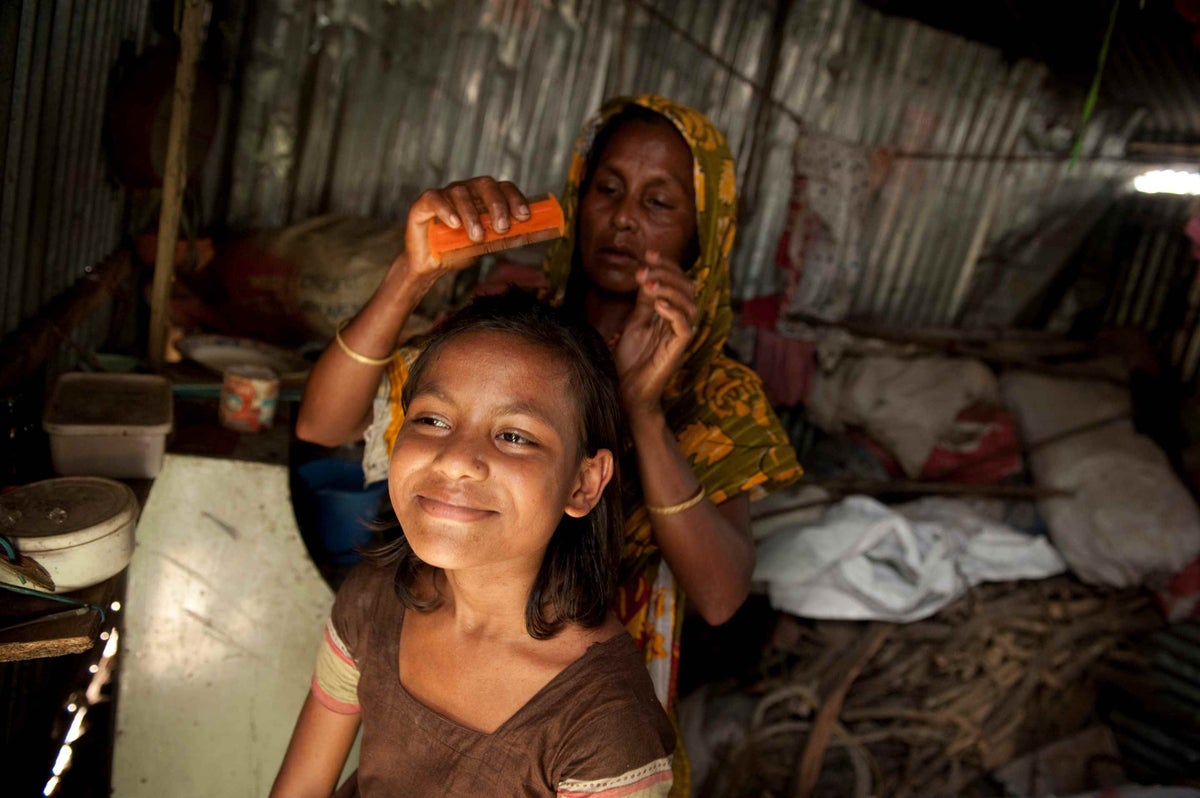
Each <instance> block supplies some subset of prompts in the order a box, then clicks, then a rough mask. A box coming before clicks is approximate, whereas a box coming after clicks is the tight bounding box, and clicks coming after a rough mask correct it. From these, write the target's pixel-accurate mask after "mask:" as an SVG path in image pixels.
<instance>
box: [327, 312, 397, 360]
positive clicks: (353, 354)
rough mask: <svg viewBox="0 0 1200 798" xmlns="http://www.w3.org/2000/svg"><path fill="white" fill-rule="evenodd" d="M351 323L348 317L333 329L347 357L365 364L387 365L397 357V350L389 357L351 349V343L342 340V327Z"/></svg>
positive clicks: (334, 335) (335, 337)
mask: <svg viewBox="0 0 1200 798" xmlns="http://www.w3.org/2000/svg"><path fill="white" fill-rule="evenodd" d="M349 323H350V320H349V319H347V320H346V321H343V322H342V323H341V324H339V325H338V326H337V329H336V330H334V331H333V337H334V340H336V341H337V342H338V346H340V347H341V348H342V351H343V352H345V353H346V357H348V358H350V359H351V360H353V361H355V362H356V363H362V364H363V365H364V366H386V365H387V364H388V363H391V362H392V361H393V360H395V359H396V355H397V354H398V353H397V352H393V353H392V354H390V355H388V356H387V357H367V356H366V355H360V354H359V353H358V352H355V351H354V350H353V349H351V348H350V344H348V343H346V342H345V341H343V340H342V328H343V327H345V326H346V325H347V324H349Z"/></svg>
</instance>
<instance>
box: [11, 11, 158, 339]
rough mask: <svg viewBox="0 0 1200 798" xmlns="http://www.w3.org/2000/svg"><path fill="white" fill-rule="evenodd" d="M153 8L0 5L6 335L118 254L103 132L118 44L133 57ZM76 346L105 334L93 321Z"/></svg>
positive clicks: (115, 199)
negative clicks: (126, 44)
mask: <svg viewBox="0 0 1200 798" xmlns="http://www.w3.org/2000/svg"><path fill="white" fill-rule="evenodd" d="M148 2H149V0H103V2H100V1H99V0H53V1H52V0H41V2H38V0H5V1H4V2H0V111H2V112H3V113H4V120H3V124H2V125H0V174H2V175H3V181H4V182H3V186H2V188H0V335H5V334H7V333H9V332H11V331H12V330H14V329H15V328H16V327H17V326H18V325H19V324H20V323H21V322H22V321H24V320H25V319H28V318H30V317H32V316H34V315H36V314H37V313H38V312H39V311H40V310H41V309H42V308H43V307H44V306H45V305H46V304H47V303H48V302H49V301H50V300H51V299H52V298H53V297H55V296H57V295H58V294H59V293H61V292H62V291H63V290H65V289H66V288H67V287H69V286H70V285H71V284H72V283H74V282H75V281H76V280H78V279H79V278H80V277H82V276H84V275H85V274H86V273H87V272H88V270H89V269H91V268H92V267H94V266H95V265H97V264H98V263H100V261H102V260H103V259H104V258H105V257H106V256H107V255H109V254H111V253H112V252H113V250H115V249H116V247H117V245H118V243H119V241H120V238H121V232H122V231H121V221H122V220H121V215H122V211H123V209H124V192H123V191H122V190H121V189H120V188H119V187H118V186H116V185H115V184H114V183H112V182H111V181H110V180H109V179H108V176H107V166H106V164H105V157H104V152H103V149H102V144H101V132H102V128H103V120H104V103H105V93H106V90H107V88H108V86H107V81H108V76H109V73H110V71H111V70H112V68H113V65H114V64H115V63H116V60H117V56H118V51H119V48H120V46H121V43H122V42H130V43H132V44H133V45H134V48H135V52H136V51H137V50H140V43H141V42H142V41H143V39H144V36H145V22H146V16H147V15H146V9H147V6H148ZM85 327H86V328H87V329H84V330H81V331H77V333H76V337H77V340H79V341H80V342H81V343H84V344H89V345H94V344H96V343H99V341H98V340H94V339H96V338H97V336H102V335H103V333H104V332H105V331H106V330H107V324H106V323H105V321H104V320H103V319H93V320H90V321H89V322H88V324H86V325H85Z"/></svg>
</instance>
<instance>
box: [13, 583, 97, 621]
mask: <svg viewBox="0 0 1200 798" xmlns="http://www.w3.org/2000/svg"><path fill="white" fill-rule="evenodd" d="M0 588H4V589H5V590H11V591H12V592H14V593H21V594H22V595H25V596H37V597H38V598H44V599H50V600H51V601H58V602H61V603H63V604H74V605H75V606H76V607H87V608H88V609H90V610H93V611H95V612H98V613H100V623H104V619H105V617H106V614H105V612H104V607H101V606H100V605H99V604H91V603H89V602H86V601H80V600H79V599H74V598H71V597H70V596H60V595H58V594H57V593H43V592H42V591H40V590H33V589H31V588H27V587H18V586H17V585H8V584H3V583H0Z"/></svg>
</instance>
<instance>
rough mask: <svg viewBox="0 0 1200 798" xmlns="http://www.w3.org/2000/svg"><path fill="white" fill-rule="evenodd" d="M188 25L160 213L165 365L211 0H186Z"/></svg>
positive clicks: (159, 308)
mask: <svg viewBox="0 0 1200 798" xmlns="http://www.w3.org/2000/svg"><path fill="white" fill-rule="evenodd" d="M180 2H181V3H182V4H183V25H182V27H181V29H180V32H179V40H180V50H179V65H178V66H177V67H176V68H175V97H174V100H173V102H172V104H171V127H170V129H169V130H168V132H167V164H166V168H165V170H164V171H165V174H164V175H163V190H162V207H161V209H160V211H159V216H158V251H157V252H156V253H155V257H154V283H153V285H152V286H151V289H150V350H149V352H148V355H149V358H150V364H151V365H152V366H153V367H154V368H155V369H161V368H162V365H163V357H164V355H165V353H166V342H167V324H168V317H167V305H168V301H169V299H170V296H171V281H172V280H173V279H174V276H175V242H176V240H177V239H178V237H179V216H180V212H181V210H182V207H183V192H184V189H185V188H186V187H187V137H188V128H189V125H190V121H191V120H190V117H191V113H192V93H193V91H194V90H195V87H196V61H197V59H198V57H199V55H200V40H201V38H202V36H203V33H204V6H205V0H180Z"/></svg>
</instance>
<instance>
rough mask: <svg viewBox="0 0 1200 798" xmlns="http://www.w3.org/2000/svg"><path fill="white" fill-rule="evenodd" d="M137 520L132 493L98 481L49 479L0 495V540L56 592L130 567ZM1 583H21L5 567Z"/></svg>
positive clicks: (92, 582) (95, 581) (108, 481)
mask: <svg viewBox="0 0 1200 798" xmlns="http://www.w3.org/2000/svg"><path fill="white" fill-rule="evenodd" d="M137 516H138V503H137V497H136V496H134V495H133V491H132V490H130V489H129V487H128V486H127V485H123V484H121V483H120V482H115V481H113V480H111V479H103V478H100V477H62V478H59V479H47V480H44V481H42V482H34V483H33V484H31V485H25V486H24V487H20V488H17V489H16V490H13V491H10V492H9V493H6V494H4V495H3V496H0V535H3V536H4V537H5V538H7V539H8V541H9V542H10V543H11V544H12V545H13V546H14V547H15V548H16V550H17V551H18V552H20V553H21V554H23V555H25V556H27V557H30V558H32V559H33V560H35V561H36V562H37V563H38V564H39V565H41V566H42V567H43V568H45V569H46V571H47V572H48V573H49V574H50V578H51V579H53V580H54V592H55V593H64V592H67V591H71V590H79V589H81V588H85V587H90V586H92V585H95V584H98V583H100V582H103V581H104V580H105V579H108V578H109V577H111V576H114V575H116V574H117V573H120V571H121V569H123V568H124V567H125V566H127V565H129V560H130V558H131V557H132V556H133V532H134V528H135V527H136V526H137ZM3 556H4V552H0V557H3ZM0 582H6V583H8V584H13V585H20V584H21V581H20V579H19V578H18V577H17V576H16V575H15V574H14V573H12V572H11V571H9V570H8V569H6V568H0ZM24 587H29V588H33V587H35V586H34V585H33V584H32V583H28V582H27V583H26V584H25V585H24Z"/></svg>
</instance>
